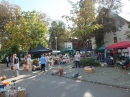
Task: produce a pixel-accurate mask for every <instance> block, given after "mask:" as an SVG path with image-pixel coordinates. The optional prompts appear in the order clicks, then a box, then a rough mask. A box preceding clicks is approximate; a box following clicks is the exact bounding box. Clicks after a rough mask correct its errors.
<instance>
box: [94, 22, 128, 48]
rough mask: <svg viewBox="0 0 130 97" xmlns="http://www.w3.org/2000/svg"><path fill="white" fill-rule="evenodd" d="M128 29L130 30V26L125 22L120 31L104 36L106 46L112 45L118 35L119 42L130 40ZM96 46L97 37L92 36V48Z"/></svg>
mask: <svg viewBox="0 0 130 97" xmlns="http://www.w3.org/2000/svg"><path fill="white" fill-rule="evenodd" d="M127 31H130V28H128V23H125V24H124V25H123V27H122V28H120V31H117V32H116V33H106V35H105V37H104V42H105V46H108V45H111V44H113V43H114V37H117V42H120V41H124V40H126V41H130V39H127V38H126V35H125V33H126V32H127ZM95 48H96V44H95V38H92V49H95Z"/></svg>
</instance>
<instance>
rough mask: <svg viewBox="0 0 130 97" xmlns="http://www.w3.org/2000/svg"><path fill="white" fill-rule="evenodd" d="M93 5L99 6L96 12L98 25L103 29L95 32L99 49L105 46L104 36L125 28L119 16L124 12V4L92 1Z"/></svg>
mask: <svg viewBox="0 0 130 97" xmlns="http://www.w3.org/2000/svg"><path fill="white" fill-rule="evenodd" d="M92 2H93V4H95V5H96V4H97V5H98V6H96V8H95V11H96V12H97V14H98V16H97V21H96V22H97V23H98V24H102V25H103V27H102V28H100V29H98V30H95V31H94V36H95V40H96V44H97V46H98V47H100V46H102V45H104V44H105V41H104V36H105V34H106V33H115V32H116V31H118V30H119V28H121V27H122V26H123V24H124V23H123V22H122V21H121V20H120V18H119V16H118V15H117V14H119V13H120V12H121V11H122V7H123V4H122V2H121V0H92Z"/></svg>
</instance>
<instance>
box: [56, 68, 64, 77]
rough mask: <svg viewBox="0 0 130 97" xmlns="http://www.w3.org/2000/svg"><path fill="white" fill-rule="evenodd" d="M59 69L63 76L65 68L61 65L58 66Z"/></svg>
mask: <svg viewBox="0 0 130 97" xmlns="http://www.w3.org/2000/svg"><path fill="white" fill-rule="evenodd" d="M57 69H58V71H59V74H60V76H63V72H64V69H63V68H62V67H61V66H58V68H57Z"/></svg>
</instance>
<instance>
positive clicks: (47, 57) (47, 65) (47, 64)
mask: <svg viewBox="0 0 130 97" xmlns="http://www.w3.org/2000/svg"><path fill="white" fill-rule="evenodd" d="M45 58H46V68H47V69H49V64H50V60H49V56H48V55H46V57H45Z"/></svg>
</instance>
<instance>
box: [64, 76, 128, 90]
mask: <svg viewBox="0 0 130 97" xmlns="http://www.w3.org/2000/svg"><path fill="white" fill-rule="evenodd" d="M63 77H65V78H69V79H73V80H80V81H83V82H89V83H94V84H101V85H106V86H111V87H116V88H122V89H130V87H123V86H119V85H112V84H107V83H101V82H95V81H89V80H85V79H79V78H72V77H67V76H63Z"/></svg>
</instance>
